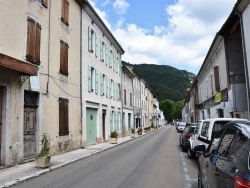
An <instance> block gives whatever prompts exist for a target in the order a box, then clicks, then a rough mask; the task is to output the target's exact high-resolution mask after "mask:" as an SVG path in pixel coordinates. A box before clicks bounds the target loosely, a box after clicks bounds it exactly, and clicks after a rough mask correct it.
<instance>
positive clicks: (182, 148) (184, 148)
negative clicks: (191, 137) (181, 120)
mask: <svg viewBox="0 0 250 188" xmlns="http://www.w3.org/2000/svg"><path fill="white" fill-rule="evenodd" d="M181 150H182V151H183V152H184V151H186V150H187V148H186V147H185V144H184V143H183V140H182V147H181Z"/></svg>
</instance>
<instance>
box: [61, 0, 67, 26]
mask: <svg viewBox="0 0 250 188" xmlns="http://www.w3.org/2000/svg"><path fill="white" fill-rule="evenodd" d="M61 21H62V22H63V23H65V21H66V20H65V0H62V15H61Z"/></svg>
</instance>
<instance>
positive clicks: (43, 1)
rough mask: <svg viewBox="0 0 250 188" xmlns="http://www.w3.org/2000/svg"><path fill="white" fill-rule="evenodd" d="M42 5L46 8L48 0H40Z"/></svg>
mask: <svg viewBox="0 0 250 188" xmlns="http://www.w3.org/2000/svg"><path fill="white" fill-rule="evenodd" d="M42 5H43V6H44V7H46V8H47V7H48V0H42Z"/></svg>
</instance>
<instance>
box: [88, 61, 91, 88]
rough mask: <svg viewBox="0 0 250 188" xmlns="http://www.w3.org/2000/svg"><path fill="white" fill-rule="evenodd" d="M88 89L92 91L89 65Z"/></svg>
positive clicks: (89, 67)
mask: <svg viewBox="0 0 250 188" xmlns="http://www.w3.org/2000/svg"><path fill="white" fill-rule="evenodd" d="M88 91H89V92H91V66H90V65H88Z"/></svg>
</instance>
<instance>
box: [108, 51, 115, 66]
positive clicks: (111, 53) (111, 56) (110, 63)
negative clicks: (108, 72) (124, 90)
mask: <svg viewBox="0 0 250 188" xmlns="http://www.w3.org/2000/svg"><path fill="white" fill-rule="evenodd" d="M109 55H110V56H109V58H110V61H109V68H113V67H114V54H113V51H112V50H110V54H109Z"/></svg>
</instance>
